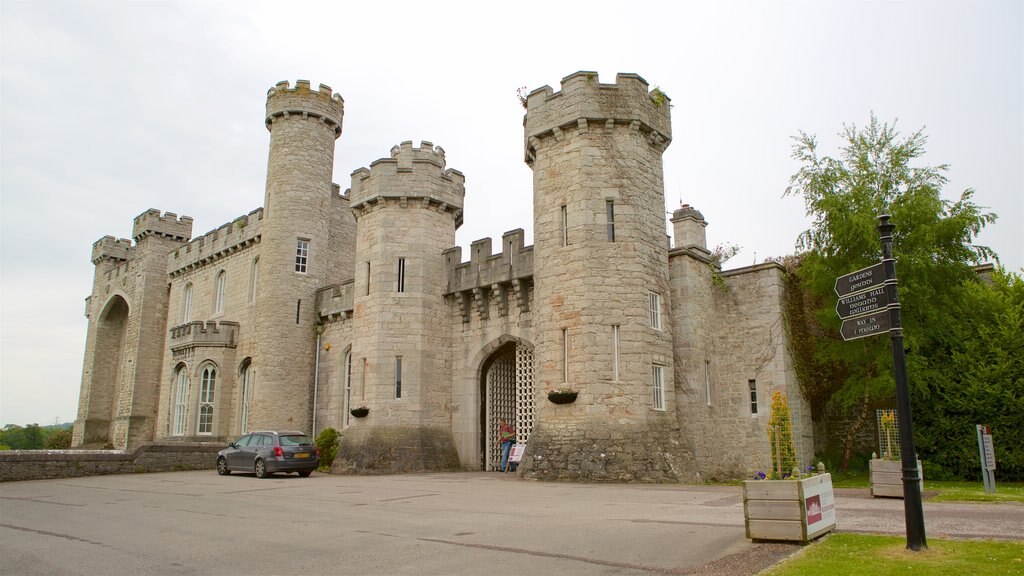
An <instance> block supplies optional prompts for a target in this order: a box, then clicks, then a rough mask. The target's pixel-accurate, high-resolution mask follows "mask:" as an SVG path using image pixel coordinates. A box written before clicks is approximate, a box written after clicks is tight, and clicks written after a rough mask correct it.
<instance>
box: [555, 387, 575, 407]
mask: <svg viewBox="0 0 1024 576" xmlns="http://www.w3.org/2000/svg"><path fill="white" fill-rule="evenodd" d="M577 395H579V392H574V391H572V390H552V391H551V392H548V401H550V402H551V403H553V404H571V403H573V402H575V401H576V396H577Z"/></svg>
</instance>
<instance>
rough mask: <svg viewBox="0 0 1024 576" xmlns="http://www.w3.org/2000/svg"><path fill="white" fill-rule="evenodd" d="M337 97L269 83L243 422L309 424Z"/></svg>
mask: <svg viewBox="0 0 1024 576" xmlns="http://www.w3.org/2000/svg"><path fill="white" fill-rule="evenodd" d="M343 117H344V101H343V100H342V98H341V96H340V95H338V94H335V93H333V92H332V91H331V88H330V87H329V86H325V85H323V84H321V85H320V86H319V89H318V90H312V89H311V88H310V83H309V81H308V80H299V81H297V82H296V83H295V87H294V88H292V87H291V86H290V85H289V83H288V82H279V83H278V84H277V85H276V86H274V87H273V88H271V89H270V90H269V91H268V93H267V113H266V126H267V130H269V131H270V154H269V158H268V160H267V189H266V197H265V201H264V205H263V209H264V211H263V223H262V238H261V248H260V262H259V274H260V279H259V282H258V284H257V292H256V298H257V302H258V305H259V307H258V311H257V313H256V320H255V323H256V327H255V328H256V343H255V347H254V349H255V353H254V356H253V366H254V367H255V371H256V385H255V387H254V398H253V402H252V408H251V410H250V412H249V423H248V424H249V428H250V429H257V428H291V429H299V430H303V431H306V432H310V431H311V430H310V427H311V419H312V386H313V377H314V376H313V375H314V357H315V352H316V331H315V330H314V325H315V322H316V314H315V312H316V311H315V296H316V291H317V289H318V288H320V287H322V286H323V285H325V284H326V283H327V281H326V280H325V278H326V277H327V276H328V275H329V274H330V273H332V272H333V270H331V269H330V268H331V267H332V264H331V263H332V262H334V261H335V258H333V257H331V256H330V255H331V254H332V252H331V251H332V250H333V248H332V247H331V246H330V232H331V230H330V223H331V220H332V219H331V215H332V214H333V212H334V211H336V210H337V209H338V208H337V207H338V206H339V204H338V202H337V194H336V193H335V192H334V187H333V186H332V183H331V176H332V172H333V167H334V145H335V140H336V139H337V138H338V137H339V136H340V135H341V125H342V119H343Z"/></svg>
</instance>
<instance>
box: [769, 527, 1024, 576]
mask: <svg viewBox="0 0 1024 576" xmlns="http://www.w3.org/2000/svg"><path fill="white" fill-rule="evenodd" d="M906 548H907V540H906V538H904V537H899V536H876V535H869V534H830V535H829V536H827V537H825V538H823V539H821V540H819V541H818V542H816V543H814V544H812V545H810V546H808V547H806V548H805V549H803V550H802V551H800V552H799V553H797V554H796V555H795V556H793V557H792V558H789V559H787V560H784V561H782V562H781V563H779V564H777V565H775V566H773V567H772V568H769V569H768V570H765V571H764V572H761V576H803V575H808V576H810V575H815V576H819V575H822V574H836V575H850V576H856V575H859V574H863V575H865V576H868V575H870V576H886V575H889V574H892V575H899V576H903V575H905V574H927V575H929V576H946V575H949V576H962V575H966V574H970V575H972V576H988V575H990V574H992V575H995V574H1000V575H1004V574H1021V575H1024V543H1022V542H1010V541H993V540H931V541H929V542H928V550H922V551H920V552H911V551H909V550H907V549H906Z"/></svg>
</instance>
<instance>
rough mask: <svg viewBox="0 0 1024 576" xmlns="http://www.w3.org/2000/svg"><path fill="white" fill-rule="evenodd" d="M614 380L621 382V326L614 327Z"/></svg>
mask: <svg viewBox="0 0 1024 576" xmlns="http://www.w3.org/2000/svg"><path fill="white" fill-rule="evenodd" d="M612 380H614V381H618V380H619V325H618V324H615V325H613V326H612Z"/></svg>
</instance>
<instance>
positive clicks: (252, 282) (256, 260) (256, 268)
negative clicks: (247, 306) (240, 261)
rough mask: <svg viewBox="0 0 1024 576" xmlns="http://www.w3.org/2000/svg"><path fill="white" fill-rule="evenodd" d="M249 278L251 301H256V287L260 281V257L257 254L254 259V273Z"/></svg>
mask: <svg viewBox="0 0 1024 576" xmlns="http://www.w3.org/2000/svg"><path fill="white" fill-rule="evenodd" d="M250 276H251V278H250V279H249V302H255V301H256V287H257V286H258V285H259V282H260V259H259V257H258V256H257V257H256V258H254V259H253V261H252V274H251V275H250Z"/></svg>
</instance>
